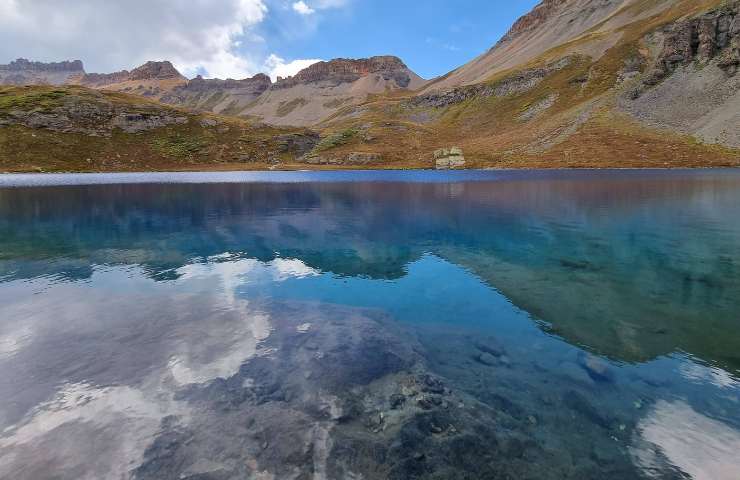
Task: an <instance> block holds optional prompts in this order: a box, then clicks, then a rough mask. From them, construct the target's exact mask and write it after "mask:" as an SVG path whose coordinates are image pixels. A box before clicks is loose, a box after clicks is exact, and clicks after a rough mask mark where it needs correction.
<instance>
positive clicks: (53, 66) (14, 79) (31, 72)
mask: <svg viewBox="0 0 740 480" xmlns="http://www.w3.org/2000/svg"><path fill="white" fill-rule="evenodd" d="M84 73H85V69H84V68H83V66H82V62H81V61H80V60H74V61H72V62H58V63H42V62H31V61H29V60H26V59H25V58H19V59H18V60H15V61H13V62H10V63H9V64H7V65H0V85H62V84H64V83H67V81H68V80H69V79H70V78H71V77H74V76H77V75H84Z"/></svg>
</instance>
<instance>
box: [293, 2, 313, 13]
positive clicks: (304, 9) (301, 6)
mask: <svg viewBox="0 0 740 480" xmlns="http://www.w3.org/2000/svg"><path fill="white" fill-rule="evenodd" d="M293 10H295V11H296V12H297V13H299V14H300V15H311V14H312V13H316V10H314V9H313V8H311V7H309V6H308V5H306V2H304V1H303V0H300V1H298V2H295V3H294V4H293Z"/></svg>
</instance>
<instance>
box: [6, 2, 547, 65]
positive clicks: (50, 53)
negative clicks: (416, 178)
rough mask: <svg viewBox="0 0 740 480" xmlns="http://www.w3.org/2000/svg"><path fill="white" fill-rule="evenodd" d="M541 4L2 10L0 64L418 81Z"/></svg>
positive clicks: (114, 5) (482, 45) (40, 6)
mask: <svg viewBox="0 0 740 480" xmlns="http://www.w3.org/2000/svg"><path fill="white" fill-rule="evenodd" d="M537 3H538V0H511V1H503V0H456V1H452V0H427V1H425V2H417V1H410V0H405V1H404V0H395V1H393V0H187V1H185V0H126V1H100V0H0V63H7V62H9V61H11V60H13V59H15V58H18V57H25V58H29V59H31V60H38V61H44V62H50V61H60V60H73V59H80V60H82V61H83V62H84V63H85V68H86V70H87V71H88V72H100V73H107V72H113V71H117V70H122V69H131V68H133V67H136V66H138V65H141V64H143V63H144V62H146V61H148V60H170V61H172V62H173V63H174V64H175V66H176V67H177V68H178V69H179V70H180V71H181V72H183V73H184V74H185V75H186V76H190V77H192V76H195V75H196V74H202V75H204V76H206V77H220V78H227V77H230V78H244V77H248V76H252V75H254V74H256V73H260V72H264V73H268V74H270V75H271V76H272V77H273V78H274V77H276V76H277V75H281V76H288V75H294V74H295V73H296V72H297V71H298V70H300V69H301V68H305V67H306V66H308V65H310V64H311V63H312V62H315V61H317V60H330V59H332V58H337V57H345V58H364V57H368V56H373V55H385V54H388V55H396V56H398V57H400V58H401V59H403V60H404V61H405V62H406V64H407V65H409V67H411V68H412V69H413V70H414V71H416V72H417V73H418V74H420V75H421V76H423V77H425V78H432V77H434V76H437V75H443V74H445V73H447V72H448V71H450V70H452V69H454V68H456V67H458V66H460V65H462V64H464V63H466V62H468V61H470V60H471V59H472V58H474V57H476V56H477V55H479V54H481V53H482V52H485V51H486V50H487V49H489V48H490V47H491V46H492V45H493V44H495V43H496V41H497V40H498V39H499V38H500V37H501V36H502V35H503V34H504V33H505V32H506V30H507V29H508V28H509V27H510V26H511V24H512V23H513V22H514V21H515V20H516V19H517V18H518V17H520V16H521V15H523V14H525V13H527V12H528V11H530V10H531V9H532V8H533V7H534V6H535V5H536V4H537Z"/></svg>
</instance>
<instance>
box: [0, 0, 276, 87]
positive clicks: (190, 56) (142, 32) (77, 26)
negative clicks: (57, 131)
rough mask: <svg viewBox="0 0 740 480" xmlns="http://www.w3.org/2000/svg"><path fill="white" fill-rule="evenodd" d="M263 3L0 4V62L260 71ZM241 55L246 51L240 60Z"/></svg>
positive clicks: (55, 0)
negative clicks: (166, 63)
mask: <svg viewBox="0 0 740 480" xmlns="http://www.w3.org/2000/svg"><path fill="white" fill-rule="evenodd" d="M266 15H267V6H266V4H265V0H218V2H213V1H210V0H190V1H187V2H183V1H180V0H156V1H152V0H128V1H126V2H100V1H98V0H0V62H1V63H4V61H8V60H12V59H14V58H16V57H20V56H22V57H27V58H31V59H34V60H40V61H59V60H64V59H78V58H79V59H81V60H83V61H84V62H85V64H86V69H87V70H88V71H99V72H110V71H115V70H120V69H123V68H126V69H130V68H132V67H135V66H137V65H139V64H142V63H144V62H145V61H147V60H164V59H167V60H171V61H172V62H173V63H174V64H175V65H176V66H177V67H178V68H179V69H181V70H182V71H183V73H185V74H186V75H193V74H195V73H198V72H203V71H205V72H206V73H207V74H208V76H219V77H234V78H241V77H245V76H249V75H253V74H255V73H257V71H258V70H259V68H258V67H259V66H260V65H261V64H262V61H261V60H260V59H259V55H258V52H259V51H260V50H262V49H264V43H263V40H262V39H261V38H260V37H259V36H257V35H256V34H255V33H254V27H256V26H257V25H259V24H260V23H261V22H262V21H263V20H264V19H265V17H266ZM242 52H247V54H246V55H245V54H244V53H242Z"/></svg>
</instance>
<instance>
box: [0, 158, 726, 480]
mask: <svg viewBox="0 0 740 480" xmlns="http://www.w3.org/2000/svg"><path fill="white" fill-rule="evenodd" d="M442 175H450V176H449V177H444V176H442ZM440 176H441V180H440V178H439V177H438V178H435V180H434V181H430V182H426V181H414V182H406V181H404V174H402V173H399V174H397V175H395V177H392V178H385V177H384V178H382V179H378V180H376V181H371V180H372V178H371V179H369V181H353V182H344V181H310V180H312V179H313V180H325V179H322V178H321V174H316V177H315V178H314V177H311V176H310V175H308V179H309V181H306V182H294V183H281V182H257V183H229V184H223V183H222V184H177V183H174V184H117V185H105V186H103V185H80V186H47V187H34V188H29V187H26V188H24V187H16V188H4V189H0V302H1V304H2V305H3V306H2V307H1V311H2V318H0V372H2V374H3V375H2V377H3V378H4V380H3V381H2V383H0V400H2V401H1V402H0V428H2V429H3V430H4V431H3V433H2V435H0V452H2V453H3V454H2V455H0V476H1V477H3V478H5V477H8V478H129V477H132V478H193V479H195V478H198V479H202V478H214V479H221V478H256V479H262V478H275V479H282V478H509V477H512V478H527V477H531V478H636V477H645V478H687V477H688V478H696V479H704V478H706V479H723V478H727V479H736V478H738V477H740V461H738V460H737V458H735V457H736V455H735V452H736V451H738V449H740V397H739V394H740V385H739V384H738V375H739V374H740V324H739V323H738V321H739V319H740V316H739V314H740V173H737V172H734V171H721V170H710V171H700V172H600V173H597V172H561V173H547V174H545V173H537V172H535V173H531V174H526V173H517V174H514V173H511V174H506V173H495V174H494V173H491V174H483V173H481V174H479V175H478V176H476V177H475V178H472V179H470V178H468V179H466V178H465V177H455V175H454V174H440ZM445 178H447V180H448V181H444V180H445ZM380 180H382V181H380ZM70 439H72V440H73V441H70Z"/></svg>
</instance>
